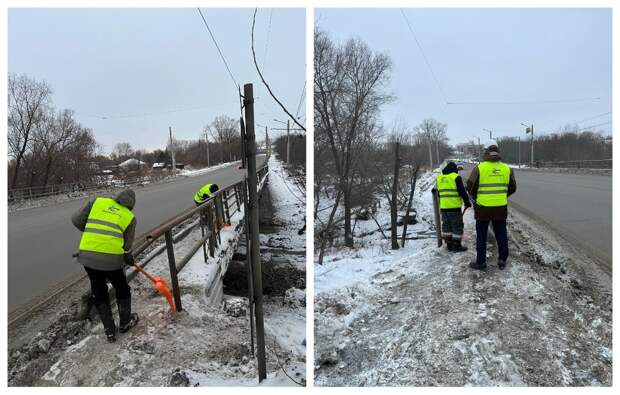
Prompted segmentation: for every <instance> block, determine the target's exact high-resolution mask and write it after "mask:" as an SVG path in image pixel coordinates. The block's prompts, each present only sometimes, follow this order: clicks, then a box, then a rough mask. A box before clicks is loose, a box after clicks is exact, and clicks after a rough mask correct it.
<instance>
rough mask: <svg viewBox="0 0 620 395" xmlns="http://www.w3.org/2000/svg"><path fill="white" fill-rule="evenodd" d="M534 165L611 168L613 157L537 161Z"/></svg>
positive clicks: (570, 167)
mask: <svg viewBox="0 0 620 395" xmlns="http://www.w3.org/2000/svg"><path fill="white" fill-rule="evenodd" d="M534 167H537V168H540V167H554V168H569V169H612V168H613V159H589V160H566V161H537V162H535V163H534Z"/></svg>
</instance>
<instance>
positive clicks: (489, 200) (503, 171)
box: [476, 161, 510, 207]
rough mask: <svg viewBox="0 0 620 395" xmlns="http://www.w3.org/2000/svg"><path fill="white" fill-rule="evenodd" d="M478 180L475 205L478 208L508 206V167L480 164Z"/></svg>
mask: <svg viewBox="0 0 620 395" xmlns="http://www.w3.org/2000/svg"><path fill="white" fill-rule="evenodd" d="M478 170H479V172H480V178H479V181H478V193H477V198H476V203H478V205H479V206H485V207H499V206H506V205H507V204H508V182H509V181H510V167H508V165H506V164H504V163H502V162H488V161H487V162H482V163H480V164H479V165H478Z"/></svg>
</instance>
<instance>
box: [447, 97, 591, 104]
mask: <svg viewBox="0 0 620 395" xmlns="http://www.w3.org/2000/svg"><path fill="white" fill-rule="evenodd" d="M595 100H601V98H600V97H586V98H580V99H552V100H519V101H484V100H479V101H452V102H447V104H448V105H460V104H550V103H576V102H583V101H595Z"/></svg>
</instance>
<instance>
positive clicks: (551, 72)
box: [315, 8, 612, 143]
mask: <svg viewBox="0 0 620 395" xmlns="http://www.w3.org/2000/svg"><path fill="white" fill-rule="evenodd" d="M404 13H405V15H406V16H407V18H408V20H409V22H410V24H411V27H412V29H413V32H414V33H415V36H416V37H417V39H418V41H419V42H420V44H421V47H422V49H423V51H424V54H425V55H426V58H427V60H428V63H430V66H431V69H432V70H433V71H434V74H435V76H436V80H437V82H436V81H435V78H433V75H432V73H431V71H430V69H429V67H428V66H427V64H426V62H425V60H424V57H423V55H422V54H421V51H420V49H419V48H418V46H417V45H416V42H415V40H414V38H413V35H412V34H411V32H410V31H409V28H408V26H407V23H406V21H405V19H404V18H403V15H402V14H401V11H400V9H397V8H394V9H358V10H350V9H349V10H343V9H319V10H316V11H315V22H316V24H317V25H318V26H319V27H320V28H321V29H323V30H325V31H327V32H329V33H330V34H331V35H332V38H335V39H337V40H338V41H341V40H346V39H348V38H349V37H352V36H356V37H359V38H361V39H363V40H364V41H366V42H367V43H368V45H369V46H370V47H371V48H373V49H375V50H378V51H382V52H385V53H387V54H388V55H389V56H390V57H391V58H392V61H393V72H392V79H391V86H390V88H389V89H390V91H391V92H392V93H393V94H394V95H395V96H396V101H395V102H394V103H392V104H390V105H389V106H386V107H385V108H384V112H383V119H384V123H385V125H387V126H390V125H392V124H393V122H394V120H395V119H397V118H400V119H402V120H404V121H406V122H407V123H408V124H409V125H410V126H414V125H417V124H418V123H419V122H420V121H421V120H422V119H423V118H427V117H434V118H436V119H438V120H440V121H442V122H446V123H447V124H448V136H449V138H450V141H451V143H456V142H465V141H470V140H472V138H473V136H479V137H481V141H485V140H487V141H488V133H487V132H483V131H482V129H483V128H485V129H491V130H493V131H494V136H508V135H512V136H517V135H521V136H525V134H524V127H522V126H521V125H520V124H521V122H525V123H534V128H535V132H536V133H537V132H548V131H552V130H553V129H554V128H557V127H561V126H564V125H566V124H572V123H575V122H578V121H582V120H583V122H581V123H580V127H587V126H591V125H596V124H601V123H607V124H605V125H601V126H600V127H599V128H600V129H601V130H602V131H604V132H606V133H611V123H610V121H611V114H610V112H611V111H612V109H611V91H612V86H611V70H612V69H611V11H610V10H609V9H404ZM439 86H440V87H441V88H440V87H439ZM442 90H443V92H445V93H444V94H442V93H441V91H442ZM590 98H600V99H598V100H580V99H590ZM549 101H551V103H550V102H549ZM558 101H567V102H558ZM446 102H468V103H469V104H450V105H446ZM472 102H475V103H472ZM481 102H482V103H481ZM491 102H492V103H491ZM498 102H499V103H498ZM502 102H503V103H502ZM506 102H511V103H510V104H507V103H506ZM515 102H518V103H515ZM545 102H547V103H545ZM606 113H607V114H606ZM601 114H605V115H601Z"/></svg>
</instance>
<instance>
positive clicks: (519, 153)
mask: <svg viewBox="0 0 620 395" xmlns="http://www.w3.org/2000/svg"><path fill="white" fill-rule="evenodd" d="M518 139H519V146H518V148H517V150H518V156H519V169H520V168H521V136H519V137H518Z"/></svg>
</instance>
